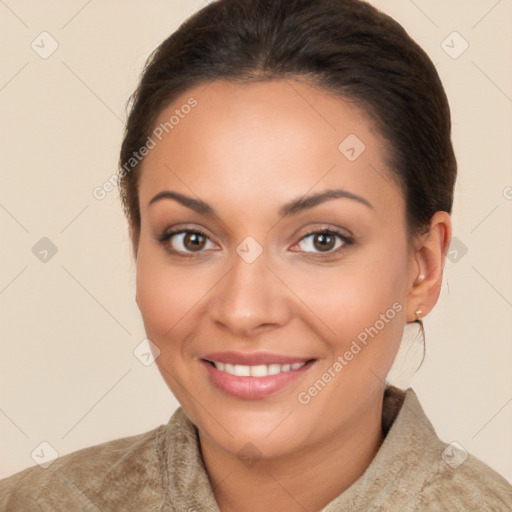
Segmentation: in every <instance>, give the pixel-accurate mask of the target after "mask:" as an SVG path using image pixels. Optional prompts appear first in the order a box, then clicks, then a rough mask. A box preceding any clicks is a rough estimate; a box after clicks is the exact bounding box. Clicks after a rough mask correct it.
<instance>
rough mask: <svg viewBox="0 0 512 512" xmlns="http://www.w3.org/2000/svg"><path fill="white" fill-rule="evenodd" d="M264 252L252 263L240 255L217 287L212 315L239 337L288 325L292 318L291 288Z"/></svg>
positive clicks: (213, 298)
mask: <svg viewBox="0 0 512 512" xmlns="http://www.w3.org/2000/svg"><path fill="white" fill-rule="evenodd" d="M269 263H270V262H269V261H268V258H267V254H266V253H265V251H263V253H262V254H261V255H260V256H259V257H258V258H257V259H256V260H255V261H253V262H252V263H248V262H246V261H245V260H244V259H243V258H241V257H240V256H239V255H238V254H235V255H234V257H233V265H232V267H231V270H230V271H229V272H228V273H227V274H226V275H225V277H224V278H223V279H222V281H221V282H220V283H219V284H218V286H216V287H215V294H214V295H212V297H211V304H210V306H209V314H210V318H211V319H212V321H213V322H215V323H216V324H217V325H218V326H219V327H220V328H222V329H224V330H226V331H229V332H230V333H231V334H233V335H236V336H238V337H247V338H248V337H253V336H256V335H258V334H261V333H263V332H265V331H267V330H271V329H273V328H278V327H282V326H284V325H286V323H287V322H288V321H289V320H290V318H291V316H292V315H291V310H292V307H291V302H290V296H291V295H292V294H291V292H290V290H288V288H287V287H286V285H285V284H284V283H283V281H284V280H283V279H282V278H280V277H278V276H277V275H276V273H275V272H274V271H272V269H271V268H269V267H270V266H271V265H269Z"/></svg>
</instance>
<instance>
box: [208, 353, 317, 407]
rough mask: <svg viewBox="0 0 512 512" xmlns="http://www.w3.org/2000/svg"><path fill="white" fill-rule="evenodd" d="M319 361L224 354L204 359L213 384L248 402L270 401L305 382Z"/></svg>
mask: <svg viewBox="0 0 512 512" xmlns="http://www.w3.org/2000/svg"><path fill="white" fill-rule="evenodd" d="M316 361H317V359H313V358H301V357H289V356H282V355H277V354H268V353H256V354H243V353H235V352H222V353H215V354H208V355H207V356H205V357H204V358H202V359H200V362H201V364H202V366H203V367H204V368H205V369H206V373H207V376H208V378H209V381H210V383H211V384H213V385H214V386H215V387H216V388H217V389H219V390H220V391H222V392H223V393H225V394H228V395H230V396H234V397H236V398H242V399H246V400H255V399H261V398H266V397H268V396H270V395H272V394H275V393H277V392H278V391H281V390H283V389H284V388H287V387H289V386H290V385H291V384H292V383H294V382H296V381H297V380H299V379H300V378H302V377H303V376H304V375H305V374H306V372H308V371H309V369H310V368H311V367H312V366H313V365H314V364H315V363H316Z"/></svg>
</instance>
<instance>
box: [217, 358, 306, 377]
mask: <svg viewBox="0 0 512 512" xmlns="http://www.w3.org/2000/svg"><path fill="white" fill-rule="evenodd" d="M213 364H214V365H215V368H217V370H220V371H221V372H226V373H229V374H230V375H236V376H237V377H267V376H268V375H276V374H278V373H284V372H289V371H292V370H298V369H299V368H301V367H302V366H304V365H305V364H306V363H305V362H303V363H293V364H268V365H267V364H258V365H254V366H247V365H243V364H229V363H218V362H217V361H213Z"/></svg>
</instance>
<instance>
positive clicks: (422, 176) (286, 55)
mask: <svg viewBox="0 0 512 512" xmlns="http://www.w3.org/2000/svg"><path fill="white" fill-rule="evenodd" d="M288 78H290V79H293V78H295V79H301V80H305V81H306V82H309V83H310V84H312V85H315V86H317V87H321V88H323V89H324V90H326V91H329V92H330V93H334V94H336V95H338V96H339V97H340V98H342V99H345V100H349V101H353V102H356V103H358V104H359V105H360V106H361V107H362V108H363V109H364V110H365V111H366V112H367V113H368V114H369V115H370V116H371V117H372V119H373V120H374V121H375V122H376V124H377V128H378V130H379V132H380V134H381V135H382V136H383V137H384V139H385V140H386V141H387V142H388V143H389V147H390V148H391V149H390V152H389V155H387V158H388V162H387V164H388V166H389V167H390V168H391V169H392V171H393V175H394V176H393V177H394V178H395V179H396V180H397V182H398V183H399V184H400V187H401V189H402V190H403V194H404V197H405V203H406V210H407V224H408V230H409V233H410V234H413V233H417V232H424V231H427V230H428V226H429V224H430V219H431V218H432V216H433V214H434V213H435V212H436V211H439V210H440V211H446V212H448V213H451V209H452V203H453V190H454V185H455V178H456V173H457V164H456V160H455V156H454V152H453V147H452V143H451V133H450V131H451V121H450V110H449V106H448V101H447V99H446V95H445V92H444V89H443V86H442V84H441V81H440V79H439V76H438V74H437V71H436V69H435V67H434V65H433V64H432V61H431V60H430V59H429V57H428V56H427V55H426V53H425V52H424V51H423V50H422V49H421V48H420V47H419V46H418V45H417V44H416V43H415V42H414V41H413V40H412V39H411V38H410V37H409V35H408V34H407V33H406V32H405V30H404V29H403V28H402V26H401V25H400V24H398V23H397V22H396V21H394V20H393V19H392V18H390V17H389V16H387V15H385V14H384V13H382V12H380V11H378V10H377V9H376V8H374V7H373V6H371V5H370V4H368V3H366V2H363V1H360V0H218V1H215V2H213V3H211V4H210V5H208V6H206V7H204V8H203V9H201V10H200V11H198V12H197V13H195V14H194V15H193V16H192V17H190V18H189V19H187V20H186V21H185V22H184V23H183V24H182V25H181V26H180V27H179V29H178V30H177V31H175V32H174V33H173V34H171V35H170V36H169V37H168V38H167V39H166V40H165V41H164V42H163V43H162V44H161V45H160V46H159V47H158V48H157V49H156V50H155V51H154V52H153V53H152V55H151V56H150V57H149V58H148V61H147V62H146V65H145V68H144V71H143V73H142V77H141V80H140V84H139V86H138V88H137V89H136V91H135V92H134V94H133V96H132V98H131V100H132V105H131V110H130V113H129V117H128V121H127V125H126V130H125V135H124V140H123V143H122V147H121V155H120V168H121V171H120V173H119V176H118V177H119V186H120V192H121V199H122V202H123V207H124V210H125V213H126V215H127V217H128V220H129V222H130V224H131V226H132V227H133V228H134V229H135V230H136V231H138V229H139V227H140V211H139V203H138V194H137V180H138V175H139V173H138V172H135V171H136V170H137V169H138V168H139V167H140V163H139V162H138V161H134V159H133V158H132V156H133V154H134V153H136V152H137V151H139V149H140V148H141V147H143V146H144V144H145V143H146V140H147V138H148V136H149V135H150V133H151V132H152V130H153V127H154V124H155V121H156V119H157V117H158V115H159V114H160V112H161V111H162V110H163V109H164V108H166V107H167V106H168V105H169V104H170V103H171V102H172V101H173V100H174V99H175V98H176V97H177V96H178V95H179V94H181V93H183V92H184V91H186V90H187V89H189V88H191V87H193V86H195V85H198V84H200V83H206V82H210V81H213V80H230V81H233V82H248V81H261V80H275V79H277V80H278V79H288ZM130 159H131V161H132V162H135V165H132V166H131V167H127V165H126V163H127V162H128V161H130Z"/></svg>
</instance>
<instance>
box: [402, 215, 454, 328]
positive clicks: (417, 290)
mask: <svg viewBox="0 0 512 512" xmlns="http://www.w3.org/2000/svg"><path fill="white" fill-rule="evenodd" d="M451 237H452V225H451V218H450V214H449V213H447V212H441V211H439V212H436V213H435V214H434V215H433V216H432V219H431V221H430V229H429V231H428V233H426V234H424V235H421V236H420V237H418V239H417V240H416V241H415V242H414V250H413V253H412V254H411V260H410V270H409V288H408V297H407V310H406V315H407V316H406V321H407V322H414V321H415V320H416V319H417V318H418V317H419V318H423V317H424V316H426V315H427V314H428V313H430V311H432V309H433V308H434V306H435V305H436V303H437V300H438V298H439V294H440V292H441V286H442V284H443V269H444V264H445V261H446V254H447V252H448V248H449V246H450V240H451ZM420 311H421V313H419V312H420Z"/></svg>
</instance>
